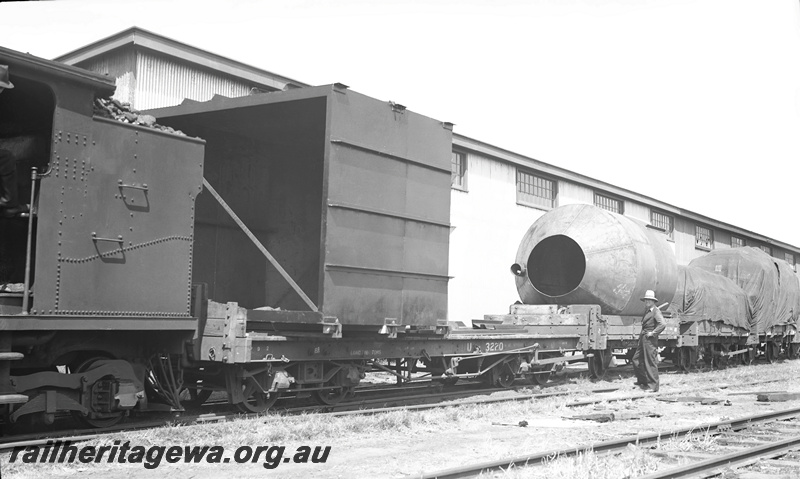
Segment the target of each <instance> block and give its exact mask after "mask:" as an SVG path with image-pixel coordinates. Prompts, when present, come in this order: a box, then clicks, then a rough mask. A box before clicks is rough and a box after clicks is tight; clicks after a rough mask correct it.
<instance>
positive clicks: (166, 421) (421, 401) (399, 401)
mask: <svg viewBox="0 0 800 479" xmlns="http://www.w3.org/2000/svg"><path fill="white" fill-rule="evenodd" d="M776 381H777V380H762V381H754V382H749V383H741V384H714V385H708V386H704V387H700V388H691V389H685V390H677V391H670V392H664V393H658V394H652V393H638V394H627V395H622V396H615V397H593V398H589V399H582V400H578V401H573V402H569V403H566V404H565V407H570V408H577V407H581V406H587V405H592V404H599V403H606V402H617V401H626V400H638V399H644V398H654V397H663V396H674V395H682V394H683V395H685V394H692V393H697V392H701V391H704V390H708V389H727V388H733V387H748V386H757V385H761V384H768V383H772V382H776ZM519 389H520V390H524V388H519ZM618 390H620V388H619V387H601V388H593V389H590V390H574V389H573V390H565V391H553V392H544V393H537V394H516V395H512V396H502V397H491V396H489V397H481V398H473V399H467V400H464V401H458V402H453V401H457V400H459V399H464V398H468V397H470V396H475V395H477V394H483V395H486V394H491V393H495V392H499V391H509V390H508V389H502V388H493V389H484V390H479V391H475V390H472V391H455V392H447V393H438V394H417V395H411V396H404V397H401V396H398V397H395V398H393V399H386V398H375V399H371V400H361V401H354V402H348V403H341V404H338V405H331V406H313V407H312V406H304V407H295V408H279V409H276V410H275V411H274V412H273V413H272V414H276V415H286V416H291V415H300V414H308V413H314V414H325V415H327V416H329V417H344V416H358V415H374V414H382V413H390V412H398V411H422V410H430V409H437V408H447V407H459V406H468V405H477V404H483V405H487V404H502V403H508V402H516V401H535V400H543V399H547V398H553V397H559V396H561V397H563V396H570V395H576V394H603V393H609V392H614V391H618ZM263 417H264V414H242V413H229V412H226V413H215V412H212V413H201V414H189V415H183V416H181V417H173V416H170V417H167V418H161V419H158V420H151V421H141V422H132V423H128V424H123V425H118V426H115V427H113V428H107V429H103V430H97V429H69V430H64V431H59V432H56V433H35V434H27V435H18V436H10V437H7V438H2V439H0V452H4V451H9V450H12V449H14V448H15V447H25V446H33V445H44V444H46V442H47V441H48V440H53V439H62V440H69V441H71V442H73V443H75V442H80V441H87V440H93V439H97V438H100V437H104V436H110V435H113V434H118V433H121V432H126V431H133V430H142V429H155V428H158V427H164V426H169V425H183V426H191V425H198V424H208V423H213V422H223V421H229V420H233V419H241V418H249V419H257V418H263Z"/></svg>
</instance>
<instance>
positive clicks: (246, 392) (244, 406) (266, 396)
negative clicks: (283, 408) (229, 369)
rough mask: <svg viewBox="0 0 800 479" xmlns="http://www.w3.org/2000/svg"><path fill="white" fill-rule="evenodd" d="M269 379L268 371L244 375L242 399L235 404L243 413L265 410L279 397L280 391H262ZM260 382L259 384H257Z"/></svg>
mask: <svg viewBox="0 0 800 479" xmlns="http://www.w3.org/2000/svg"><path fill="white" fill-rule="evenodd" d="M268 379H269V373H267V372H264V373H259V374H255V375H253V376H248V377H245V378H244V379H243V381H242V396H244V401H243V402H240V403H239V404H237V405H236V406H237V407H238V408H239V410H240V411H242V412H244V413H259V412H265V411H266V410H268V409H269V408H271V407H272V406H273V405H274V404H275V402H276V401H277V400H278V398H279V397H280V392H278V391H276V392H264V391H263V390H262V389H263V388H265V387H266V385H267V384H269V383H268V381H267V380H268ZM259 383H261V384H259Z"/></svg>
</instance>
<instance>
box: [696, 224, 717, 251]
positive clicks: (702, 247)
mask: <svg viewBox="0 0 800 479" xmlns="http://www.w3.org/2000/svg"><path fill="white" fill-rule="evenodd" d="M701 229H704V230H706V231H708V240H707V241H708V242H709V245H708V246H707V245H705V244H703V243H701V242H700V233H701V232H700V230H701ZM694 247H695V249H699V250H703V251H711V250H713V249H714V228H711V227H710V226H703V225H697V224H696V225H694Z"/></svg>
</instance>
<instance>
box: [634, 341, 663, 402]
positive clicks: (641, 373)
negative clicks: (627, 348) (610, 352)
mask: <svg viewBox="0 0 800 479" xmlns="http://www.w3.org/2000/svg"><path fill="white" fill-rule="evenodd" d="M632 362H633V370H634V372H636V379H637V381H638V383H639V384H642V385H645V384H646V385H647V386H648V387H649V388H650V389H652V390H653V391H658V336H651V337H649V338H648V337H647V336H645V335H644V334H641V335H640V336H639V347H638V348H636V352H635V353H633V360H632Z"/></svg>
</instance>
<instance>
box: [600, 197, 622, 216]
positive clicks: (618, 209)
mask: <svg viewBox="0 0 800 479" xmlns="http://www.w3.org/2000/svg"><path fill="white" fill-rule="evenodd" d="M594 205H595V206H599V207H600V208H603V209H604V210H608V211H611V212H614V213H619V214H621V215H622V214H625V206H624V205H625V203H623V201H622V200H618V199H616V198H612V197H610V196H605V195H601V194H600V193H595V194H594Z"/></svg>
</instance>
